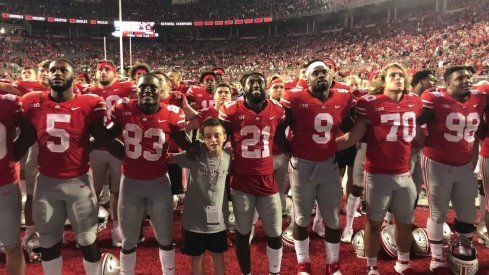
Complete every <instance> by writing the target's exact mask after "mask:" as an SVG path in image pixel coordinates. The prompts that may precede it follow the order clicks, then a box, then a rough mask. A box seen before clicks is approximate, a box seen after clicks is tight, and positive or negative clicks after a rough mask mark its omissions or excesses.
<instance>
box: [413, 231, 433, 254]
mask: <svg viewBox="0 0 489 275" xmlns="http://www.w3.org/2000/svg"><path fill="white" fill-rule="evenodd" d="M413 240H414V241H413V246H412V250H413V252H414V254H415V255H417V256H421V257H427V256H430V255H431V252H430V243H429V241H428V232H427V231H426V229H425V228H422V227H418V228H416V229H414V230H413Z"/></svg>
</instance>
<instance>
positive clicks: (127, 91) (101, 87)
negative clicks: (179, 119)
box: [85, 60, 136, 247]
mask: <svg viewBox="0 0 489 275" xmlns="http://www.w3.org/2000/svg"><path fill="white" fill-rule="evenodd" d="M95 77H96V79H97V81H98V84H96V85H93V86H91V87H90V88H88V89H86V90H85V93H87V94H95V95H98V96H101V97H102V98H103V99H104V100H105V104H106V106H107V114H106V117H105V125H106V126H108V125H109V124H110V122H111V112H112V106H113V105H115V103H116V102H117V101H118V100H119V99H121V98H124V97H130V96H133V95H134V94H135V93H136V86H135V85H134V84H133V83H132V82H130V81H127V82H119V81H117V75H116V68H115V65H114V63H112V62H111V61H108V60H101V61H99V62H98V63H97V72H96V74H95ZM93 146H94V149H93V150H92V151H91V152H90V162H91V163H92V175H93V183H94V185H95V192H96V194H97V195H98V194H100V191H101V190H102V187H103V185H104V184H106V183H107V178H108V176H110V211H109V212H110V213H111V214H112V215H111V217H112V221H113V224H112V225H113V226H112V229H111V237H112V245H113V246H116V247H120V246H121V242H122V239H121V233H120V228H119V222H118V220H119V219H118V215H117V204H118V200H119V188H120V182H121V161H120V160H119V159H117V158H116V157H114V156H113V155H111V154H110V153H109V152H108V151H107V149H106V148H104V147H103V146H101V145H100V144H97V142H95V143H94V144H93Z"/></svg>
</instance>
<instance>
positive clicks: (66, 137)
mask: <svg viewBox="0 0 489 275" xmlns="http://www.w3.org/2000/svg"><path fill="white" fill-rule="evenodd" d="M46 120H47V121H46V133H48V134H49V135H50V136H52V137H56V138H59V143H56V142H54V141H51V140H48V143H47V146H48V149H49V150H50V151H51V152H54V153H63V152H64V151H66V150H68V148H70V134H69V133H68V132H67V131H66V130H65V129H61V128H56V124H57V123H70V121H71V115H66V114H48V115H47V117H46Z"/></svg>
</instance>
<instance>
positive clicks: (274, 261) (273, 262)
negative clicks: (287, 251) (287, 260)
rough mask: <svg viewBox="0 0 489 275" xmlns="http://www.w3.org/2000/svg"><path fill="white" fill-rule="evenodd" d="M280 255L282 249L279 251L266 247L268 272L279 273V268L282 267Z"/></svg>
mask: <svg viewBox="0 0 489 275" xmlns="http://www.w3.org/2000/svg"><path fill="white" fill-rule="evenodd" d="M282 254H283V251H282V247H280V248H279V249H273V248H271V247H270V246H268V245H267V257H268V272H270V273H279V272H280V266H281V265H282Z"/></svg>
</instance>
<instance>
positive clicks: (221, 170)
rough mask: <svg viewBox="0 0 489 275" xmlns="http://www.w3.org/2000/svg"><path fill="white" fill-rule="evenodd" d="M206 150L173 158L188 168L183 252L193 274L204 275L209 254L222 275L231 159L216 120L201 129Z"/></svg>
mask: <svg viewBox="0 0 489 275" xmlns="http://www.w3.org/2000/svg"><path fill="white" fill-rule="evenodd" d="M202 133H203V138H204V144H205V148H203V149H202V151H201V153H200V156H199V158H198V160H190V159H189V158H187V156H186V155H185V153H182V154H177V155H175V156H174V161H175V162H176V163H177V164H178V165H179V166H180V167H182V168H189V169H190V178H189V181H188V184H187V191H186V192H185V203H184V206H183V215H182V225H183V228H184V230H185V232H184V244H183V247H184V251H183V253H185V254H187V255H189V256H192V273H193V274H194V275H195V274H205V269H204V253H205V251H206V250H208V251H210V252H211V256H212V262H213V264H214V271H215V274H224V271H225V265H224V255H223V252H224V251H226V250H227V249H228V245H227V236H226V225H225V223H224V217H223V203H226V205H225V207H227V196H226V177H227V175H228V170H229V167H230V163H231V156H230V155H229V154H228V153H227V152H225V151H224V150H223V144H224V142H225V141H226V139H227V136H226V130H225V129H224V127H223V126H222V124H221V122H220V121H219V119H217V118H209V119H207V120H206V121H205V122H204V125H203V127H202Z"/></svg>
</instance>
